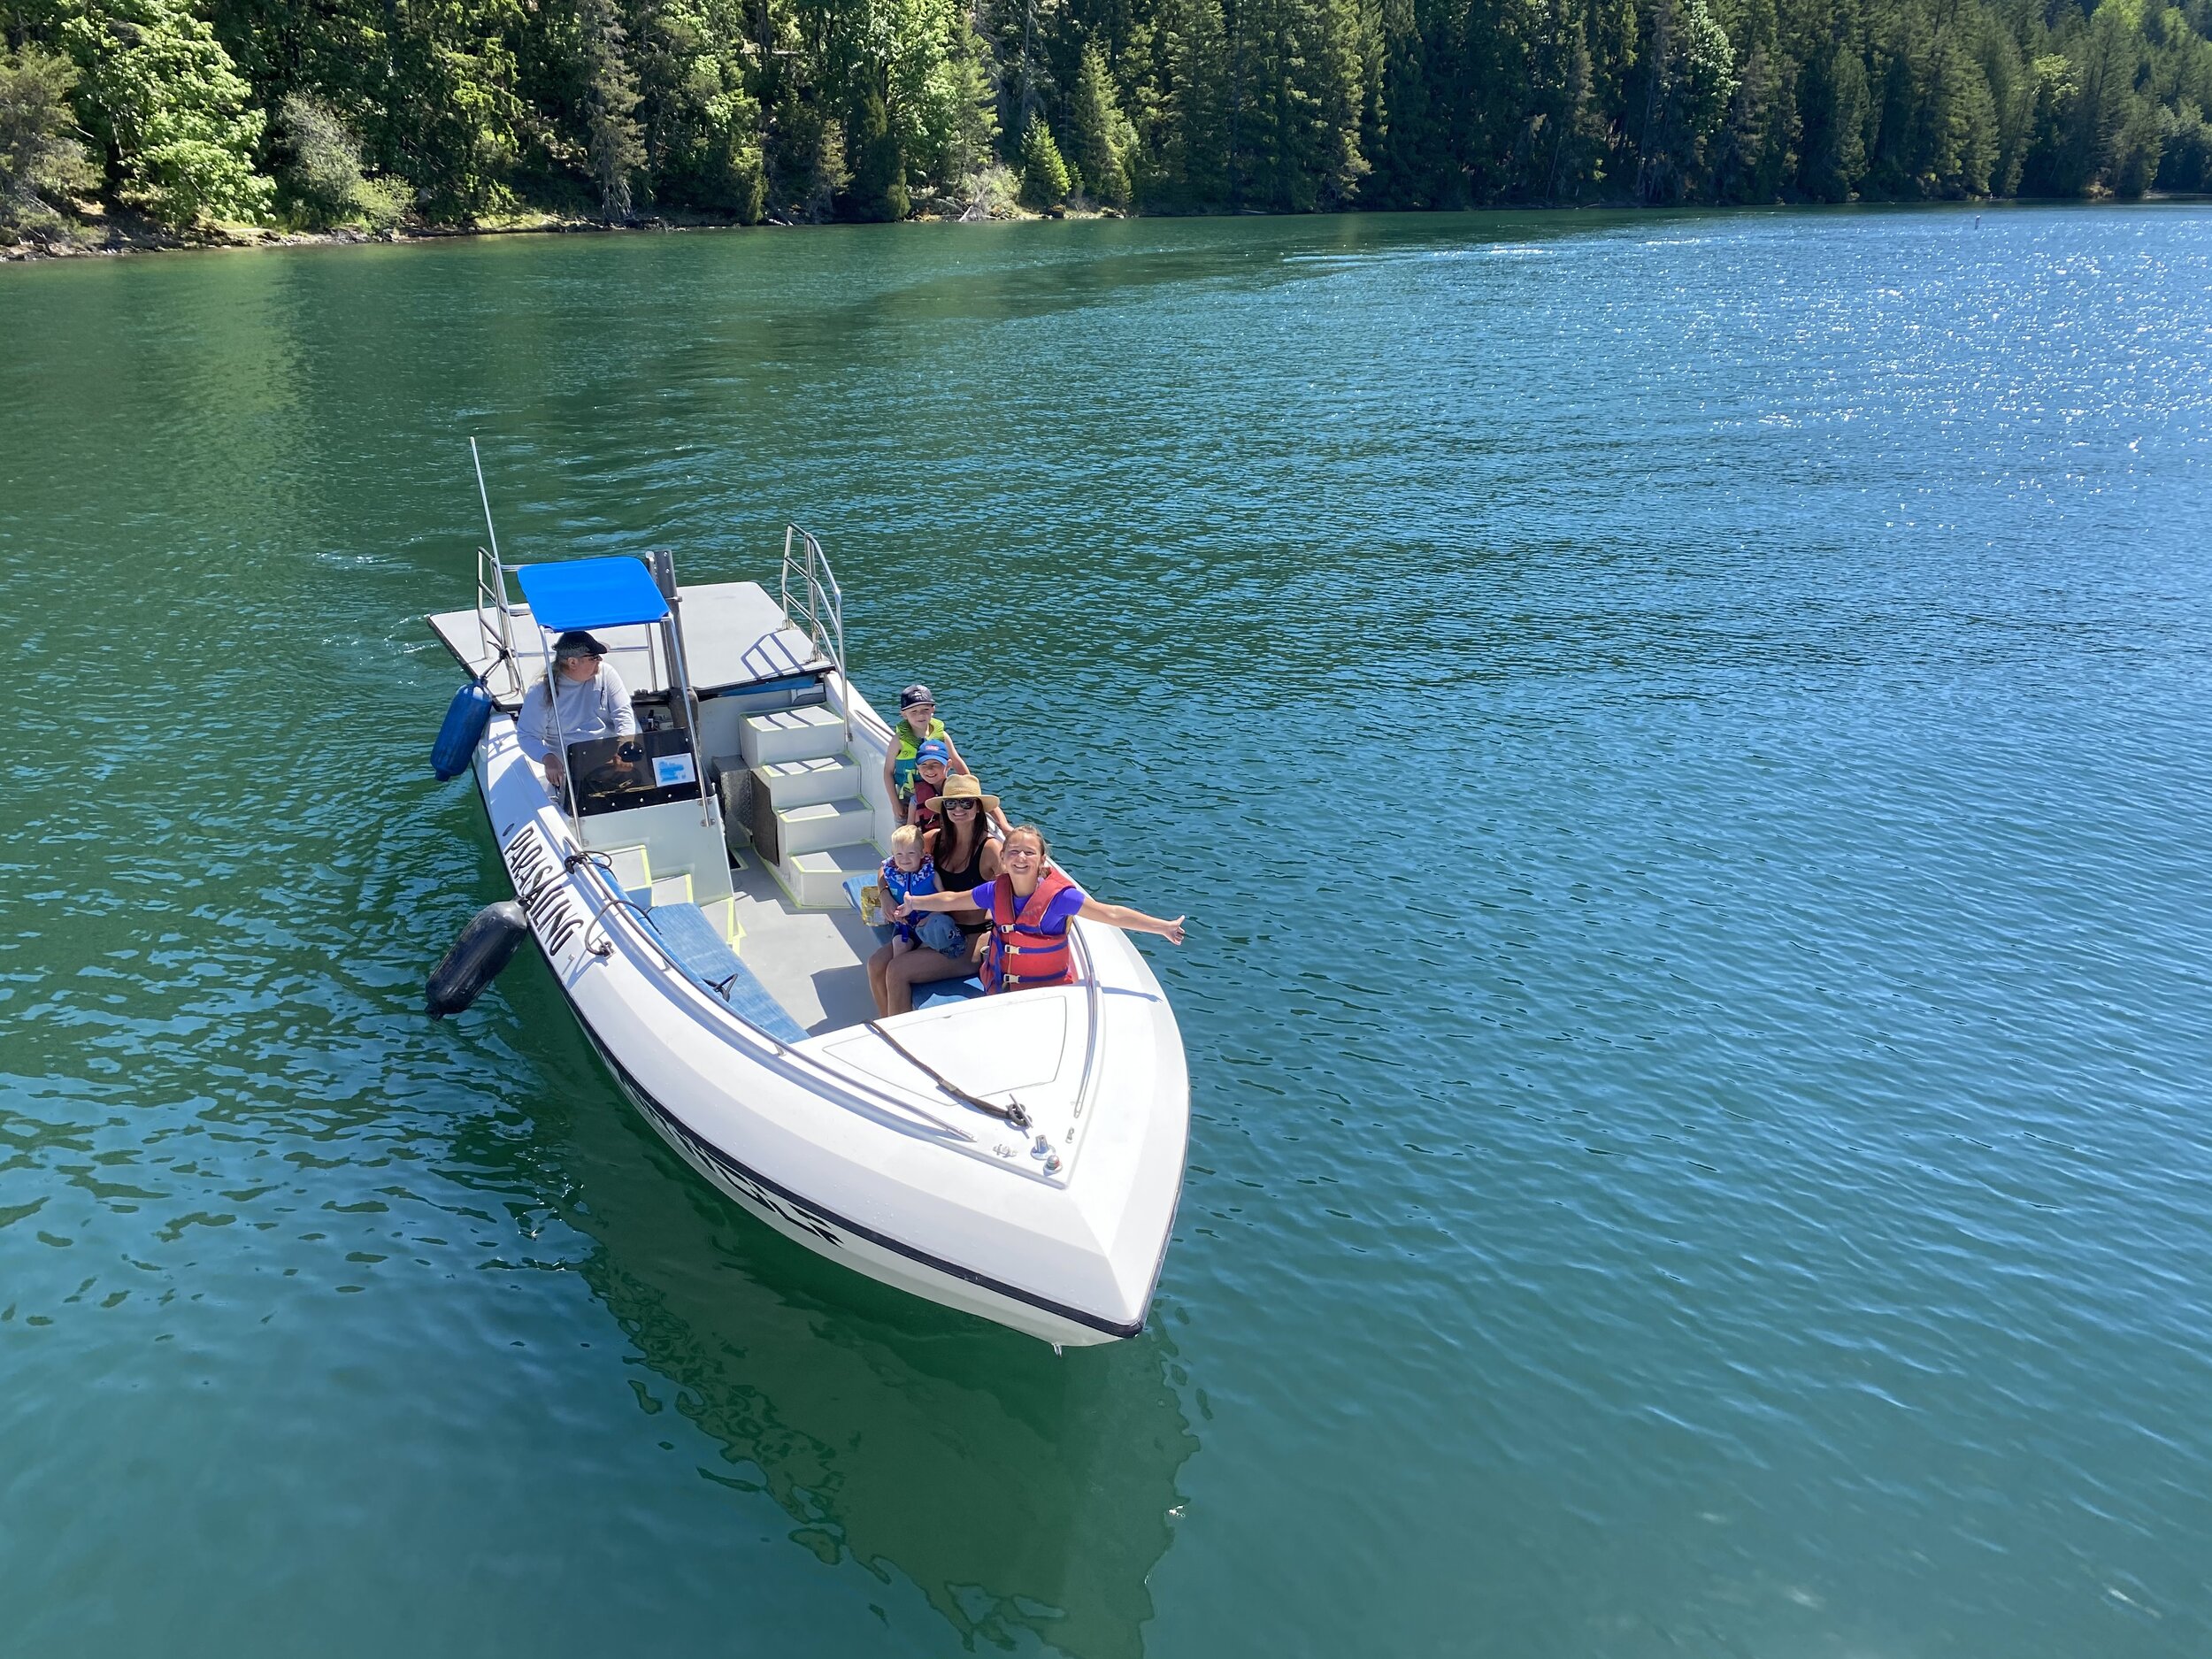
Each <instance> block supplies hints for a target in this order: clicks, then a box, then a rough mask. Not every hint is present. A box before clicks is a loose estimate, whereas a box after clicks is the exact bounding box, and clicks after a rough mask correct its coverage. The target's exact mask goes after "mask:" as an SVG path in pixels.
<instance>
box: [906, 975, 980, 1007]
mask: <svg viewBox="0 0 2212 1659" xmlns="http://www.w3.org/2000/svg"><path fill="white" fill-rule="evenodd" d="M980 995H983V981H982V980H981V979H978V978H977V977H976V976H975V975H974V974H972V973H971V974H970V975H969V976H968V977H967V978H966V979H925V980H923V981H922V983H921V984H919V985H918V986H916V987H914V1006H915V1007H917V1008H927V1007H928V1006H929V1005H930V1004H931V1003H932V1002H965V1001H966V1000H967V999H968V998H969V997H972V996H980Z"/></svg>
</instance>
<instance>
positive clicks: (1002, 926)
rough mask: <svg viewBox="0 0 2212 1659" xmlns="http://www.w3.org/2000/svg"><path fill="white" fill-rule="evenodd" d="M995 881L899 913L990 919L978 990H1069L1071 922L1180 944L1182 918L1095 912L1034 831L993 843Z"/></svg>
mask: <svg viewBox="0 0 2212 1659" xmlns="http://www.w3.org/2000/svg"><path fill="white" fill-rule="evenodd" d="M998 863H999V873H998V875H997V876H996V878H995V879H992V880H989V881H986V882H984V883H983V884H982V885H981V886H980V887H973V888H971V889H970V890H969V891H968V892H965V893H918V894H916V895H913V896H912V897H911V898H910V899H908V900H907V906H908V908H910V909H913V910H964V909H969V908H972V909H975V910H981V911H983V912H984V913H985V914H986V915H987V916H988V917H989V918H991V933H990V942H989V945H988V947H987V949H986V950H985V951H984V953H983V988H984V989H985V990H987V991H1025V990H1028V989H1031V988H1032V987H1036V986H1041V985H1071V984H1073V983H1074V981H1075V957H1074V954H1073V952H1072V951H1071V949H1070V947H1069V943H1068V923H1069V921H1070V919H1071V918H1074V917H1078V916H1079V917H1081V918H1083V919H1084V920H1085V921H1087V922H1104V923H1105V924H1106V925H1107V926H1109V927H1118V928H1121V929H1122V930H1123V931H1125V932H1126V933H1157V934H1159V936H1160V937H1161V938H1163V939H1164V940H1166V941H1168V942H1169V943H1170V944H1171V945H1179V944H1181V943H1182V942H1183V918H1181V917H1177V918H1175V919H1174V920H1173V921H1171V922H1164V921H1162V920H1161V919H1160V918H1158V917H1156V916H1147V915H1146V914H1145V913H1144V912H1143V911H1142V910H1131V909H1130V908H1129V907H1128V906H1127V905H1125V904H1101V903H1100V902H1098V901H1097V900H1096V899H1094V898H1093V897H1091V895H1089V894H1087V893H1086V892H1084V891H1083V889H1082V888H1080V887H1077V886H1076V885H1075V883H1074V882H1072V881H1071V880H1069V879H1068V878H1067V877H1065V876H1064V875H1063V874H1061V873H1060V872H1059V871H1057V870H1056V869H1055V868H1053V865H1052V849H1051V848H1049V847H1048V846H1047V845H1046V844H1045V838H1044V833H1043V832H1042V831H1041V830H1039V829H1038V828H1037V827H1036V826H1034V825H1031V824H1024V825H1022V826H1020V827H1018V828H1017V829H1016V830H1014V831H1013V832H1012V833H1010V834H1009V835H1008V836H1007V838H1006V839H1005V840H1004V841H1001V842H1000V843H999V849H998Z"/></svg>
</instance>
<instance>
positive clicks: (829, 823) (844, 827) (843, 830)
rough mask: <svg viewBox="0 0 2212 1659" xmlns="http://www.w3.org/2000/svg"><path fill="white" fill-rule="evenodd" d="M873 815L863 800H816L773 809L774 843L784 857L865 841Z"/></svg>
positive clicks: (870, 827)
mask: <svg viewBox="0 0 2212 1659" xmlns="http://www.w3.org/2000/svg"><path fill="white" fill-rule="evenodd" d="M874 824H875V815H874V814H873V813H872V812H871V811H870V810H868V806H867V803H865V802H864V801H818V802H816V803H814V804H812V805H811V806H795V807H792V808H790V809H789V810H784V809H782V808H778V809H777V811H776V845H777V846H778V847H779V848H780V849H781V850H782V853H783V856H785V857H786V858H795V857H797V856H799V855H800V854H801V853H812V852H819V851H821V850H822V849H823V848H825V847H841V846H844V845H845V844H847V843H848V842H850V841H864V840H866V839H867V835H868V832H869V830H870V829H872V827H874Z"/></svg>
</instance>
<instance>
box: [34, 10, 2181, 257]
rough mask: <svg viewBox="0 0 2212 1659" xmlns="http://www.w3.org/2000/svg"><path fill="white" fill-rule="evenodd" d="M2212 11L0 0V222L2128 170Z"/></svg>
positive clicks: (1518, 189) (1706, 197)
mask: <svg viewBox="0 0 2212 1659" xmlns="http://www.w3.org/2000/svg"><path fill="white" fill-rule="evenodd" d="M2208 36H2212V0H2187V4H2184V5H2181V6H2164V7H2162V6H2159V5H2157V4H2154V0H2104V4H2098V5H2095V6H2094V8H2093V10H2085V9H2083V7H2082V6H2080V5H2078V4H2074V0H0V44H4V51H0V241H7V242H19V241H21V240H22V239H23V238H24V237H25V236H26V235H29V236H43V237H47V238H50V239H59V238H66V237H70V236H77V237H83V236H86V235H88V234H91V232H90V230H89V228H88V227H90V226H91V225H92V224H93V223H94V222H95V221H104V222H106V223H108V224H114V223H117V222H127V221H135V222H139V223H142V224H145V225H148V226H150V227H157V228H158V229H164V230H166V231H169V232H189V231H191V230H193V229H194V228H195V227H208V226H211V225H215V224H218V223H229V224H250V225H259V226H269V227H285V228H291V229H303V230H306V229H328V228H332V227H358V228H360V229H364V230H367V231H372V232H373V231H380V230H381V231H390V230H395V229H399V228H403V227H416V228H434V227H472V226H483V225H498V224H501V223H510V222H513V221H514V220H515V219H517V218H518V216H523V215H527V214H531V213H540V214H546V213H549V214H554V215H560V216H565V217H567V218H570V219H594V220H599V221H603V222H608V223H624V222H630V221H633V220H635V219H641V218H653V217H660V218H668V217H675V218H680V219H686V220H689V221H694V222H695V221H698V220H702V219H704V220H709V221H717V220H720V221H728V222H732V223H737V224H754V223H758V222H761V221H763V220H780V221H785V222H793V221H821V220H828V219H852V220H883V219H902V218H905V217H908V216H910V215H913V214H918V213H933V214H941V215H949V216H953V215H956V216H965V217H989V216H997V215H1003V214H1006V213H1010V212H1015V211H1022V210H1024V209H1026V210H1029V211H1064V210H1066V209H1067V208H1069V207H1073V208H1076V209H1079V210H1080V209H1085V208H1098V209H1104V210H1110V211H1125V212H1148V213H1207V212H1235V211H1266V212H1302V211H1330V210H1342V209H1360V208H1374V209H1419V208H1450V207H1471V206H1504V205H1538V204H1686V203H1740V204H1751V203H1774V202H1846V201H1852V200H1863V201H1917V200H1935V199H1946V198H1950V199H1963V198H1971V197H1981V196H2052V197H2083V196H2140V195H2142V194H2144V193H2145V192H2147V191H2149V190H2153V189H2158V190H2169V191H2197V190H2202V189H2205V188H2208V186H2212V126H2208V124H2207V120H2206V111H2207V108H2208V106H2212V39H2208Z"/></svg>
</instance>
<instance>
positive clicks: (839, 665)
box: [777, 524, 853, 745]
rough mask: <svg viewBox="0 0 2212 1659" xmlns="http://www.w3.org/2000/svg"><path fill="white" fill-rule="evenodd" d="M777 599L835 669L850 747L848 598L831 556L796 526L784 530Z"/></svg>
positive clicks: (810, 536) (851, 727) (789, 525)
mask: <svg viewBox="0 0 2212 1659" xmlns="http://www.w3.org/2000/svg"><path fill="white" fill-rule="evenodd" d="M794 547H796V556H794ZM794 579H796V585H797V593H796V595H794V594H793V585H794ZM777 597H778V599H779V601H780V603H782V605H783V613H784V615H785V616H787V617H788V618H791V620H792V621H793V622H795V623H797V622H803V623H804V624H805V625H806V635H807V640H808V642H809V643H810V644H811V645H812V646H813V648H814V649H816V650H818V651H819V652H820V653H821V654H822V655H823V656H825V657H828V658H829V659H830V661H831V662H832V663H833V664H835V666H836V669H837V678H838V680H839V681H840V682H841V688H842V691H843V698H842V701H843V703H844V705H845V741H846V743H847V744H848V745H849V744H850V743H851V742H852V741H853V694H852V683H851V681H850V680H848V679H847V677H846V674H845V595H844V592H843V590H842V589H841V588H839V587H838V585H837V578H836V577H835V576H834V575H833V573H832V572H831V571H830V563H829V556H828V555H827V554H826V553H824V552H823V551H822V544H821V543H820V542H819V541H816V540H815V539H814V537H813V536H812V535H810V534H808V533H807V532H806V531H804V530H802V529H800V528H799V526H797V525H795V524H787V525H785V526H784V527H783V577H782V580H781V581H780V584H779V586H778V590H777Z"/></svg>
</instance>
